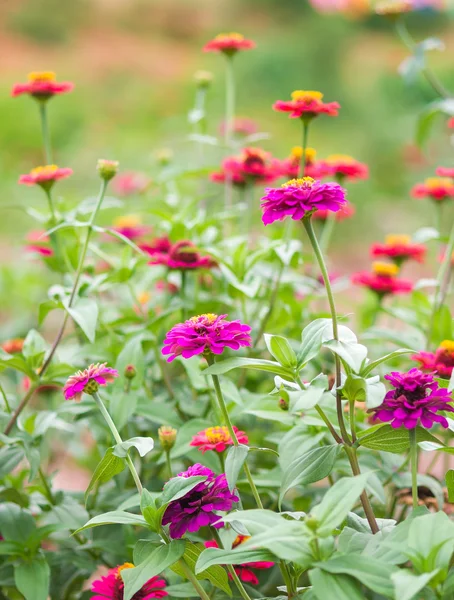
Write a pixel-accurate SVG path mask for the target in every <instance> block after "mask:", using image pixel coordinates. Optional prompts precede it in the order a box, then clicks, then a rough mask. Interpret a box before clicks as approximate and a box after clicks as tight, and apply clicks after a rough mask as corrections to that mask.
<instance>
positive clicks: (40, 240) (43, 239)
mask: <svg viewBox="0 0 454 600" xmlns="http://www.w3.org/2000/svg"><path fill="white" fill-rule="evenodd" d="M44 233H45V232H44V231H39V230H38V231H30V233H28V234H27V245H26V246H25V250H26V251H27V252H33V253H35V254H40V255H41V256H44V257H48V256H52V255H53V253H54V251H53V250H52V248H51V247H50V238H49V236H48V235H44Z"/></svg>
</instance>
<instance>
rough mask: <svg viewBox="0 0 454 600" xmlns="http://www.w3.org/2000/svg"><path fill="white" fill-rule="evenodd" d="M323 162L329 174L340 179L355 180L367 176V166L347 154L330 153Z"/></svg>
mask: <svg viewBox="0 0 454 600" xmlns="http://www.w3.org/2000/svg"><path fill="white" fill-rule="evenodd" d="M324 162H325V165H326V170H327V171H328V173H329V175H331V176H332V177H337V178H338V179H339V180H340V181H343V180H344V179H348V180H350V181H355V180H357V179H367V178H368V177H369V168H368V166H367V165H365V164H364V163H361V162H359V161H357V160H355V159H354V158H352V157H351V156H348V155H347V154H331V156H328V158H326V159H325V161H324Z"/></svg>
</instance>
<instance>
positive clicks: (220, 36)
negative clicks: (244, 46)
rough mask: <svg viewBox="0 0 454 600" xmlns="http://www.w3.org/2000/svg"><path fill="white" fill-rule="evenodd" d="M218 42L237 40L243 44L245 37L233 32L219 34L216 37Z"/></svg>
mask: <svg viewBox="0 0 454 600" xmlns="http://www.w3.org/2000/svg"><path fill="white" fill-rule="evenodd" d="M215 39H216V40H220V41H223V40H235V41H237V42H242V41H243V40H244V35H241V33H236V32H235V31H232V32H230V33H219V34H218V35H217V36H216V37H215Z"/></svg>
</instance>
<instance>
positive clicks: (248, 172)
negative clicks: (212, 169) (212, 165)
mask: <svg viewBox="0 0 454 600" xmlns="http://www.w3.org/2000/svg"><path fill="white" fill-rule="evenodd" d="M280 174H281V165H280V162H279V161H278V160H277V159H275V158H272V156H271V154H270V153H269V152H265V151H264V150H262V149H261V148H252V147H249V148H244V150H243V151H242V153H241V154H240V155H239V156H230V157H228V158H226V159H225V160H224V161H223V162H222V169H221V171H218V172H216V173H212V175H211V180H212V181H215V182H216V183H224V182H225V181H227V180H228V181H231V182H232V183H233V184H234V185H236V186H238V187H244V186H246V185H248V184H251V185H254V184H255V185H259V184H262V183H271V182H272V181H274V180H275V179H276V178H277V177H279V176H280Z"/></svg>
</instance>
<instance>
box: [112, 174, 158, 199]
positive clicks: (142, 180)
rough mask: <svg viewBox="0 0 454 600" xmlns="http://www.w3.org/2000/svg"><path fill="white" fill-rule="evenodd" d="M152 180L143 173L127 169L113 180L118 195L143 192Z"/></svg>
mask: <svg viewBox="0 0 454 600" xmlns="http://www.w3.org/2000/svg"><path fill="white" fill-rule="evenodd" d="M150 183H151V180H150V178H149V177H147V176H146V175H144V174H143V173H136V172H134V171H127V172H125V173H119V174H118V175H117V176H116V177H115V181H114V182H113V189H114V192H115V193H116V194H118V196H123V197H125V196H132V195H133V194H142V193H143V192H144V191H145V190H146V189H147V187H148V186H149V185H150Z"/></svg>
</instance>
